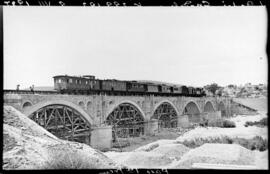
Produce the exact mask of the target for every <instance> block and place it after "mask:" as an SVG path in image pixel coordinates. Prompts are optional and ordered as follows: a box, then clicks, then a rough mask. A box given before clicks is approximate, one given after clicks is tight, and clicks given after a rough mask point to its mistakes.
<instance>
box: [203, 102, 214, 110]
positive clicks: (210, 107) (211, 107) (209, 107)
mask: <svg viewBox="0 0 270 174" xmlns="http://www.w3.org/2000/svg"><path fill="white" fill-rule="evenodd" d="M203 111H204V112H215V109H214V105H213V103H212V102H211V101H209V100H208V101H206V103H205V105H204V109H203Z"/></svg>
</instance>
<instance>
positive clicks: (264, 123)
mask: <svg viewBox="0 0 270 174" xmlns="http://www.w3.org/2000/svg"><path fill="white" fill-rule="evenodd" d="M267 124H268V123H267V117H266V118H263V119H261V120H260V121H254V122H252V121H247V122H246V123H245V127H248V126H258V127H264V126H267Z"/></svg>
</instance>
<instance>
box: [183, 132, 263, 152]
mask: <svg viewBox="0 0 270 174" xmlns="http://www.w3.org/2000/svg"><path fill="white" fill-rule="evenodd" d="M179 143H180V142H179ZM205 143H220V144H239V145H241V146H243V147H245V148H247V149H249V150H259V151H264V150H267V149H268V142H267V140H266V139H263V138H262V137H261V136H256V137H254V138H252V139H244V138H230V137H228V136H224V137H221V138H220V137H216V138H212V137H210V138H206V139H203V138H195V139H193V140H189V141H188V140H185V141H184V142H181V144H184V145H185V146H187V147H189V148H196V147H199V146H201V145H203V144H205Z"/></svg>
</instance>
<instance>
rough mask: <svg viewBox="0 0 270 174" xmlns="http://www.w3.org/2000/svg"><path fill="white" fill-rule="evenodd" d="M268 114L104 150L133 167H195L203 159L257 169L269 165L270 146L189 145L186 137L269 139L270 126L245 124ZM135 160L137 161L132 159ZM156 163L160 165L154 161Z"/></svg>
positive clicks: (244, 117) (118, 160)
mask: <svg viewBox="0 0 270 174" xmlns="http://www.w3.org/2000/svg"><path fill="white" fill-rule="evenodd" d="M264 117H266V115H264V114H263V115H261V114H260V115H255V116H246V115H242V116H236V117H234V118H231V120H232V121H234V122H235V123H236V128H215V127H209V128H205V127H197V128H195V129H192V130H190V131H188V132H185V133H183V134H181V135H180V136H178V137H177V138H176V139H173V138H171V139H160V140H157V141H153V142H151V143H149V144H146V145H143V143H141V144H140V142H137V143H138V144H140V145H143V146H141V147H138V148H137V149H135V150H134V148H135V146H133V147H132V148H131V151H130V152H112V151H111V152H106V153H104V154H105V155H107V156H108V157H109V158H111V159H113V160H115V161H116V162H119V163H121V164H124V165H126V166H128V167H131V168H134V167H135V168H147V166H149V168H152V167H154V168H162V169H163V168H172V169H178V168H191V166H192V164H193V163H195V162H196V163H198V162H199V163H213V164H233V165H249V166H254V167H255V168H257V169H268V150H267V151H263V152H259V151H251V150H248V149H246V148H244V147H242V146H240V145H237V144H212V145H207V144H204V145H202V146H200V147H197V148H194V149H189V148H187V147H185V146H184V145H182V144H181V142H182V141H184V140H192V139H195V138H207V139H208V138H213V137H221V136H228V137H231V138H232V137H242V138H247V139H249V138H253V137H255V136H261V137H263V138H266V139H268V135H267V127H264V128H261V127H257V126H249V127H245V126H244V124H245V122H246V121H259V120H260V119H262V118H264ZM167 134H168V132H167ZM164 135H165V133H164ZM152 140H154V138H152V139H148V141H147V142H149V141H152ZM144 143H146V142H144ZM179 143H180V144H179ZM138 144H137V145H138ZM177 145H180V146H177ZM138 154H139V155H138ZM154 154H159V155H154ZM162 156H163V157H162ZM135 159H136V160H135ZM143 159H144V160H143ZM145 159H147V160H145ZM132 160H133V161H134V162H132ZM162 160H164V161H162ZM155 163H156V164H159V165H154V164H155Z"/></svg>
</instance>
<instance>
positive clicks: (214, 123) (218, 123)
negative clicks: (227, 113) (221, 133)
mask: <svg viewBox="0 0 270 174" xmlns="http://www.w3.org/2000/svg"><path fill="white" fill-rule="evenodd" d="M200 126H203V127H221V128H233V127H236V125H235V123H234V122H233V121H230V120H226V119H223V118H219V119H213V120H207V119H204V120H203V121H202V122H201V123H200Z"/></svg>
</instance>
